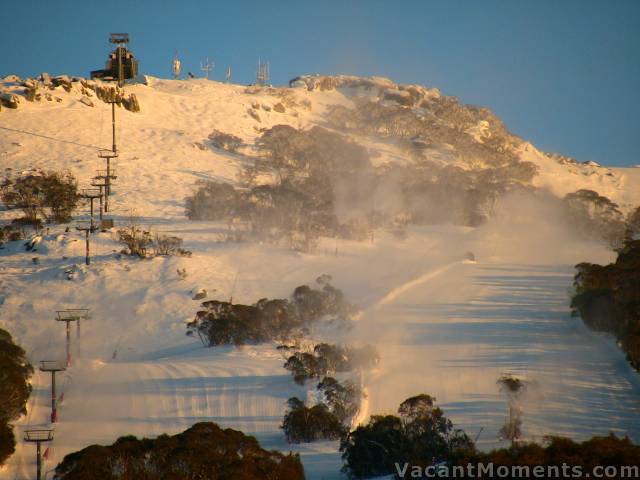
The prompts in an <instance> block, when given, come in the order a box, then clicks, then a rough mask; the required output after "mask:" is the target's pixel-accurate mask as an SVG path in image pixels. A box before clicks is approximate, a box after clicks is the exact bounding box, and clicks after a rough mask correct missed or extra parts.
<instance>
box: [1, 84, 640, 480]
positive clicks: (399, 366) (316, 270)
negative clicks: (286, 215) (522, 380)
mask: <svg viewBox="0 0 640 480" xmlns="http://www.w3.org/2000/svg"><path fill="white" fill-rule="evenodd" d="M128 88H129V89H131V91H133V92H135V93H136V95H137V96H138V97H139V99H140V103H141V106H142V112H141V113H136V114H133V113H130V112H127V111H124V110H119V111H118V116H119V119H120V120H119V127H118V128H119V130H118V141H119V144H120V145H121V154H120V157H119V159H118V162H117V171H118V180H117V182H116V184H115V186H114V196H113V197H112V199H113V217H114V219H115V221H116V223H117V224H118V223H119V224H122V223H123V222H125V221H126V219H127V218H128V216H129V215H130V214H131V212H132V211H133V210H135V212H136V213H137V214H138V215H140V219H139V222H140V224H141V225H142V226H145V227H146V226H149V227H151V228H153V229H155V230H158V231H160V232H162V233H166V234H170V235H177V236H179V237H181V238H183V239H184V245H185V247H186V248H188V249H189V250H192V251H193V256H192V257H191V258H186V257H168V258H164V257H163V258H160V257H158V258H153V259H147V260H136V259H131V258H128V257H120V256H118V255H117V251H118V250H119V249H120V248H121V247H120V246H119V245H118V244H117V242H116V241H115V238H114V234H113V233H97V234H95V235H93V237H92V251H93V258H92V264H91V265H90V266H85V265H83V261H84V240H83V237H82V236H81V234H80V233H79V232H76V231H75V230H74V229H71V231H69V232H66V233H65V232H64V226H56V227H53V228H51V230H50V231H49V233H48V234H47V235H45V236H44V238H43V240H42V242H41V244H40V245H39V246H38V251H37V252H36V253H33V252H26V251H24V249H23V248H22V245H21V244H20V243H14V244H11V245H8V246H7V248H5V249H3V250H0V326H1V327H2V328H6V329H7V330H9V331H10V332H11V333H12V335H14V337H15V338H16V340H17V341H18V342H19V343H20V344H21V345H23V346H24V347H25V348H26V349H27V351H28V354H29V358H30V359H31V361H32V362H33V363H34V365H35V364H36V363H37V362H38V361H39V360H45V359H46V360H48V359H62V358H63V357H64V331H63V329H62V328H61V327H62V326H61V325H59V324H57V323H56V322H55V321H54V320H53V316H54V314H55V310H57V309H63V308H72V307H88V308H90V309H91V312H92V318H91V320H89V321H88V322H87V324H86V325H83V327H82V337H81V339H80V341H79V342H78V341H76V339H75V335H74V344H73V349H74V350H73V351H74V361H73V365H72V367H71V368H70V369H69V370H68V371H67V372H66V373H65V374H64V375H62V379H61V382H60V384H61V388H62V389H63V391H64V401H63V402H62V404H61V406H60V410H59V422H58V423H57V424H56V425H55V430H56V432H55V440H54V442H53V444H52V446H51V448H50V451H49V455H48V458H47V460H46V469H47V470H50V469H52V468H54V467H55V465H56V464H57V463H58V462H59V461H60V460H62V458H63V457H64V455H65V454H67V453H70V452H72V451H76V450H78V449H80V448H83V447H85V446H87V445H89V444H92V443H103V444H106V443H112V442H113V441H114V440H115V439H116V438H118V437H119V436H122V435H129V434H133V435H137V436H154V435H158V434H160V433H169V434H173V433H177V432H180V431H182V430H184V429H186V428H187V427H188V426H190V425H192V424H193V423H195V422H199V421H215V422H218V423H219V424H221V425H222V426H225V427H232V428H237V429H240V430H242V431H244V432H245V433H248V434H253V435H256V437H257V438H258V439H259V440H260V442H261V444H262V445H263V446H264V447H266V448H274V449H280V450H284V451H288V450H293V451H297V452H300V453H301V454H302V460H303V463H304V465H305V470H306V473H307V477H308V478H310V479H337V478H341V477H340V473H339V470H340V466H341V461H340V455H339V452H338V451H337V449H338V444H337V442H319V443H314V444H310V445H301V446H295V445H294V446H290V445H287V443H286V441H285V438H284V435H283V433H282V431H281V430H280V428H279V425H280V423H281V421H282V417H283V414H284V412H285V408H286V400H287V399H288V398H289V397H292V396H298V397H300V398H304V399H313V398H314V397H315V395H314V391H313V388H314V387H313V385H308V386H305V387H301V386H298V385H296V384H295V383H294V382H293V380H292V379H291V376H290V375H289V374H288V372H287V371H286V370H284V369H283V368H282V365H283V363H284V358H283V357H282V356H281V355H280V354H279V353H278V352H277V351H276V349H275V345H259V346H245V347H242V348H231V347H221V348H204V347H203V346H202V345H201V344H200V342H199V341H198V339H195V338H191V337H187V336H185V331H186V328H185V325H186V322H188V321H190V320H192V318H193V316H194V314H195V312H196V311H197V310H198V307H199V304H200V302H199V301H194V300H192V296H193V295H194V293H195V292H196V291H198V290H199V289H201V288H205V289H206V290H207V291H208V294H209V295H208V297H207V298H208V299H220V300H228V299H229V298H230V297H233V300H234V301H235V302H243V303H253V302H256V301H257V300H258V299H260V298H264V297H269V298H284V297H287V296H288V295H290V293H291V292H292V291H293V289H294V288H295V287H297V286H298V285H301V284H305V283H306V284H308V283H311V282H313V281H314V279H315V278H317V277H318V276H319V275H321V274H325V273H326V274H330V275H332V277H333V283H334V285H335V286H336V287H338V288H340V289H342V290H343V291H344V293H345V295H346V297H347V299H348V300H349V301H351V302H353V303H355V304H356V305H357V306H358V307H359V308H360V313H359V315H358V316H357V320H356V325H355V327H354V329H353V331H352V332H350V333H349V334H345V336H344V337H343V338H340V339H339V340H342V341H344V342H345V343H353V344H358V343H373V344H375V345H376V346H377V347H378V349H379V350H380V354H381V363H380V365H379V366H378V367H377V368H376V369H375V370H372V371H369V372H366V373H365V374H364V375H363V377H362V381H363V386H364V388H365V389H366V391H367V393H368V397H367V399H366V401H365V402H363V410H362V412H361V413H360V419H361V420H362V421H365V420H366V418H367V417H368V416H369V415H372V414H378V413H394V412H395V410H396V409H397V406H398V404H399V403H400V402H401V401H402V400H404V399H405V398H407V397H409V396H412V395H416V394H418V393H423V392H424V393H429V394H431V395H434V396H435V397H436V398H437V399H438V403H439V404H440V405H441V406H442V407H443V408H444V410H445V412H446V414H447V415H448V416H450V417H451V418H452V420H453V421H454V423H456V424H457V425H459V426H461V427H462V428H464V429H465V430H467V432H468V433H469V434H470V435H472V436H475V435H476V434H477V433H478V432H479V431H480V429H482V433H481V435H480V437H479V445H480V446H481V447H482V448H491V447H495V446H498V445H501V443H500V442H499V441H498V436H497V432H498V430H499V428H500V427H501V425H502V423H503V422H504V419H505V414H506V409H507V405H506V401H505V400H504V398H502V397H501V395H500V392H499V390H498V386H497V384H496V380H497V379H498V377H499V376H500V375H502V374H504V373H515V374H518V375H521V376H524V377H526V378H527V379H528V380H530V381H531V382H532V383H531V385H532V388H531V389H530V390H529V392H528V393H527V397H526V398H525V404H524V407H523V409H524V420H523V430H524V434H525V437H526V438H527V439H529V440H540V439H541V438H542V437H543V436H545V435H551V434H561V435H569V436H572V437H575V438H586V437H589V436H592V435H594V434H606V433H608V432H609V431H613V432H615V433H616V434H619V435H624V434H628V435H629V436H631V438H633V439H634V440H635V441H636V442H639V441H640V380H639V376H638V374H637V373H636V372H634V371H632V370H631V368H630V367H629V366H628V364H627V362H626V360H625V359H624V355H623V354H622V353H621V352H620V350H619V349H618V348H617V347H616V345H615V343H614V342H613V340H612V339H611V338H609V337H607V336H604V335H597V334H594V333H591V332H589V331H588V330H587V329H586V328H585V327H584V325H583V324H582V322H581V320H579V319H576V318H571V317H570V315H569V309H568V303H569V293H570V292H569V290H570V287H571V282H572V275H573V265H574V264H576V263H578V262H581V261H591V262H608V261H610V260H611V259H612V253H611V252H610V251H608V250H607V249H606V248H605V247H604V246H602V245H599V244H595V243H590V242H587V241H584V240H583V239H580V238H576V237H575V236H573V235H572V234H571V233H570V232H569V231H566V230H565V229H564V227H563V226H562V225H559V224H558V222H557V221H556V220H557V218H556V217H555V216H554V212H546V211H540V210H539V209H538V208H539V207H538V206H536V205H531V204H529V203H527V201H526V200H523V199H521V198H513V197H512V198H507V199H505V201H504V203H503V204H502V205H501V206H500V208H499V209H498V215H497V217H496V218H495V219H494V220H493V221H492V222H491V223H489V224H487V225H485V226H482V227H480V228H477V229H470V228H465V227H453V226H437V227H428V228H427V227H420V228H418V227H415V228H411V229H410V230H409V236H408V238H406V239H404V240H399V239H397V238H394V237H393V235H391V233H389V232H376V236H375V238H374V239H373V241H372V242H370V241H367V242H355V241H346V240H337V241H336V240H334V239H323V240H322V241H321V243H320V245H319V247H318V248H317V250H316V251H314V252H312V253H305V254H303V253H297V252H292V251H289V250H286V249H283V248H279V247H276V246H272V245H262V244H250V243H237V244H236V243H226V242H222V241H221V238H222V233H223V230H224V226H221V225H219V224H216V223H213V222H190V221H188V220H186V218H185V217H184V215H183V209H184V207H183V198H184V197H185V196H186V195H187V194H188V193H190V192H191V190H192V186H193V184H194V182H195V181H197V180H199V179H215V180H223V181H230V182H233V181H235V179H236V175H237V173H238V171H239V170H240V169H241V168H242V162H243V161H244V160H243V158H242V157H241V156H239V155H234V154H230V153H226V152H221V151H219V150H215V149H212V148H210V147H205V148H204V149H202V148H200V147H199V146H198V145H197V144H198V143H202V142H204V141H205V139H206V137H207V135H208V134H209V133H210V132H211V131H212V130H213V129H214V128H215V129H219V130H222V131H225V132H228V133H233V134H235V135H239V136H241V137H242V138H243V139H244V140H245V142H246V143H247V144H249V143H251V142H252V141H253V139H254V138H255V137H256V136H257V135H258V131H257V130H256V128H258V127H259V128H263V127H268V126H271V125H275V124H278V123H287V124H291V125H293V126H296V127H306V126H309V125H314V124H320V123H322V114H323V112H324V111H325V109H326V107H327V105H330V104H336V103H348V102H350V99H349V98H348V97H347V96H345V95H344V94H343V93H341V92H338V91H329V92H317V91H313V92H307V91H300V90H295V91H294V92H293V93H292V94H293V95H295V97H296V98H297V106H292V107H291V108H287V110H286V112H285V113H284V114H282V113H277V112H274V111H273V110H271V111H264V110H261V111H260V115H261V118H262V121H261V123H260V124H259V125H258V124H256V121H255V120H254V119H252V118H251V117H249V116H248V115H247V114H246V111H247V109H248V108H250V107H251V105H252V104H253V103H255V102H258V103H260V104H262V103H268V104H270V105H272V104H273V103H275V102H278V101H282V98H281V96H280V95H281V94H280V93H277V92H276V93H273V92H271V93H265V92H259V93H247V91H246V90H245V87H242V86H238V85H225V84H219V83H217V82H206V81H204V80H197V81H189V82H186V81H166V80H159V79H151V80H150V82H149V84H148V85H135V86H131V87H128ZM57 94H58V95H59V96H60V97H61V98H62V99H63V101H62V102H60V103H53V104H46V103H45V104H27V103H25V104H24V105H21V107H20V108H19V109H17V110H15V111H8V110H6V109H3V111H2V112H1V113H0V127H2V126H6V127H9V128H11V129H12V130H11V131H7V130H1V129H0V167H2V169H3V170H4V169H6V168H12V169H13V170H14V171H21V170H28V169H31V168H45V169H61V168H67V169H70V170H71V171H72V172H73V173H74V175H76V176H77V178H78V179H79V180H80V183H81V185H82V184H87V183H88V181H89V179H90V178H91V177H92V176H93V174H94V170H95V169H96V168H98V167H99V166H100V164H99V163H98V160H97V158H96V157H95V153H96V152H95V149H91V148H84V147H79V146H77V145H73V144H69V143H61V142H52V141H50V140H47V139H45V138H42V137H34V136H30V135H27V134H25V133H20V131H21V132H38V133H40V134H43V135H47V136H50V137H54V138H64V139H66V140H69V141H73V142H76V143H81V144H85V145H99V146H103V145H108V144H109V141H110V137H109V134H110V124H109V119H110V117H109V115H110V112H109V109H108V106H107V105H105V104H102V103H101V102H96V106H95V107H93V108H90V107H87V106H85V105H83V104H80V103H79V102H78V101H77V99H76V97H74V96H73V93H71V94H67V93H66V92H64V91H60V92H57ZM303 100H307V101H308V103H309V105H310V107H307V106H304V103H303ZM23 103H24V102H23ZM96 125H98V127H96ZM16 130H17V131H16ZM371 148H374V146H371ZM385 148H386V149H388V150H385V152H386V153H385V152H383V153H381V155H382V157H383V159H384V158H386V157H385V155H386V156H388V157H393V158H394V161H398V159H401V158H402V157H401V153H400V152H399V151H397V150H394V149H392V148H391V147H389V146H388V145H387V146H385ZM522 155H523V158H526V159H528V160H530V161H535V162H538V164H539V165H540V166H541V169H542V170H541V173H540V177H539V178H538V179H537V181H538V182H540V184H541V185H547V186H549V187H550V188H551V189H552V190H554V191H556V193H557V194H559V195H560V194H563V192H564V189H567V190H568V191H574V190H575V189H577V188H596V187H597V188H596V189H598V191H602V193H604V194H608V196H610V198H612V199H614V200H616V201H618V202H620V204H621V205H622V206H625V208H627V209H628V208H629V206H631V205H634V204H635V205H637V204H640V198H639V194H640V171H639V170H638V169H612V170H611V171H612V172H613V175H611V176H609V175H606V173H604V171H608V170H607V169H603V172H600V171H599V170H597V167H584V168H583V167H579V166H575V167H572V168H573V169H574V170H575V171H569V170H567V169H565V166H560V165H558V164H553V165H551V164H549V162H548V158H547V157H545V156H544V155H543V154H542V153H540V152H538V151H537V150H535V148H534V147H530V148H528V149H527V150H526V151H523V153H522ZM378 160H380V157H378ZM560 167H562V168H560ZM587 170H588V171H587ZM592 170H593V171H594V172H595V173H593V174H592V173H589V172H591V171H592ZM585 172H586V173H585ZM565 193H566V192H565ZM84 213H86V212H81V215H82V214H84ZM10 215H11V212H0V216H1V217H2V218H4V219H8V218H10ZM465 252H473V253H474V254H475V256H476V258H477V262H475V263H474V262H469V261H465V260H464V258H465ZM33 257H38V259H39V262H38V263H37V264H35V263H34V262H33V261H32V258H33ZM182 269H185V270H186V272H187V275H186V278H181V277H180V276H179V275H178V274H177V271H178V270H182ZM69 270H73V271H74V276H73V279H72V280H68V279H67V273H66V272H67V271H69ZM33 387H34V391H33V395H32V397H31V400H30V403H29V405H28V414H27V416H25V417H23V418H22V419H20V420H19V421H18V422H17V423H16V433H17V437H18V438H21V436H22V432H23V430H24V429H25V428H26V427H27V426H34V425H48V423H47V422H48V417H49V391H48V389H49V378H48V376H45V375H43V374H41V373H39V372H37V373H36V374H35V376H34V377H33ZM33 450H34V449H33V446H32V445H25V444H24V443H22V442H19V444H18V447H17V452H16V454H15V455H14V456H12V457H11V458H10V460H9V462H8V464H7V465H6V466H5V467H4V468H3V469H2V470H0V478H1V479H11V480H14V479H25V478H32V475H33V472H34V471H35V465H34V460H35V458H34V457H35V455H34V451H33ZM48 478H51V476H49V477H48Z"/></svg>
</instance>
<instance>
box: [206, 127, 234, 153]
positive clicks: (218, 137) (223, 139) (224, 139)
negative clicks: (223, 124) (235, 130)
mask: <svg viewBox="0 0 640 480" xmlns="http://www.w3.org/2000/svg"><path fill="white" fill-rule="evenodd" d="M209 140H211V143H212V144H213V146H214V147H216V148H221V149H222V150H227V151H229V152H236V151H237V150H238V148H240V147H241V146H242V139H241V138H240V137H236V136H235V135H231V134H230V133H223V132H221V131H219V130H214V131H213V132H211V133H210V134H209Z"/></svg>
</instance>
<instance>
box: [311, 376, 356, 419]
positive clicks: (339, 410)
mask: <svg viewBox="0 0 640 480" xmlns="http://www.w3.org/2000/svg"><path fill="white" fill-rule="evenodd" d="M317 388H318V390H320V391H321V392H322V394H323V396H324V398H325V402H326V404H327V406H328V407H329V409H330V411H331V413H332V414H333V415H334V416H335V417H336V418H337V419H338V420H339V421H340V423H342V424H343V425H344V424H346V423H347V422H348V421H349V420H350V419H352V418H353V417H354V416H355V415H356V414H357V413H358V411H359V410H360V401H361V400H362V397H364V392H363V391H362V390H361V389H360V387H358V386H357V385H356V384H355V383H353V382H352V381H350V380H347V381H345V382H343V383H340V382H338V380H336V379H335V378H333V377H324V378H323V379H322V381H321V382H320V383H319V384H318V387H317Z"/></svg>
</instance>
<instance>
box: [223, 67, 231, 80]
mask: <svg viewBox="0 0 640 480" xmlns="http://www.w3.org/2000/svg"><path fill="white" fill-rule="evenodd" d="M224 78H225V80H226V81H227V83H229V82H231V65H229V67H227V73H226V74H225V76H224Z"/></svg>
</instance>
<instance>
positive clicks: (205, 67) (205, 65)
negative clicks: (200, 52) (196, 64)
mask: <svg viewBox="0 0 640 480" xmlns="http://www.w3.org/2000/svg"><path fill="white" fill-rule="evenodd" d="M215 66H216V64H215V63H214V62H210V61H209V57H207V59H206V60H205V61H204V62H200V70H202V71H203V72H204V77H205V78H206V79H207V80H209V72H210V71H211V70H213V68H214V67H215Z"/></svg>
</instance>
